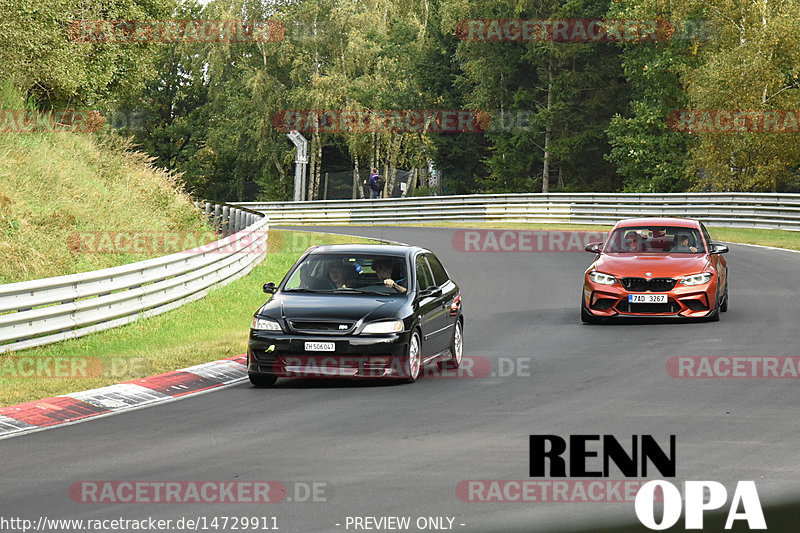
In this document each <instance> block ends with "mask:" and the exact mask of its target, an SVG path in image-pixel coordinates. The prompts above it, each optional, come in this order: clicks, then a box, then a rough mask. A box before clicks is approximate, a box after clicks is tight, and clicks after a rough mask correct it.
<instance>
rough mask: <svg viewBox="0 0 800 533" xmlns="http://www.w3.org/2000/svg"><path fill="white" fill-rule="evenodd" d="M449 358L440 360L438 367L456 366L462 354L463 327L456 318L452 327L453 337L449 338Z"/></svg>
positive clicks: (458, 364) (459, 363) (459, 364)
mask: <svg viewBox="0 0 800 533" xmlns="http://www.w3.org/2000/svg"><path fill="white" fill-rule="evenodd" d="M450 354H451V355H450V359H448V360H447V361H441V362H440V363H439V368H453V369H455V368H458V367H460V366H461V359H462V357H463V355H464V328H463V326H462V325H461V321H460V320H456V325H455V327H454V328H453V338H452V339H451V340H450Z"/></svg>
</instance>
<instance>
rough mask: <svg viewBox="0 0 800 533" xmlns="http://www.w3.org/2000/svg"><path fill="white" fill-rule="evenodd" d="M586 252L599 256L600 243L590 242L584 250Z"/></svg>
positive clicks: (601, 245) (601, 248) (601, 244)
mask: <svg viewBox="0 0 800 533" xmlns="http://www.w3.org/2000/svg"><path fill="white" fill-rule="evenodd" d="M584 250H586V251H587V252H592V253H593V254H599V253H600V252H601V251H602V250H603V243H602V242H590V243H589V244H587V245H586V248H584Z"/></svg>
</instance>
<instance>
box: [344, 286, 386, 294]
mask: <svg viewBox="0 0 800 533" xmlns="http://www.w3.org/2000/svg"><path fill="white" fill-rule="evenodd" d="M331 292H349V293H353V294H374V295H376V296H387V293H385V292H378V291H367V290H364V289H354V288H352V287H341V288H339V289H336V290H334V291H331Z"/></svg>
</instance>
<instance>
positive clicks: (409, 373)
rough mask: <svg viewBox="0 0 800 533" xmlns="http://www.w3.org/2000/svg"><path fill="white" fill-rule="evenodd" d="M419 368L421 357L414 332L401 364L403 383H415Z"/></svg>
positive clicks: (417, 334) (417, 339)
mask: <svg viewBox="0 0 800 533" xmlns="http://www.w3.org/2000/svg"><path fill="white" fill-rule="evenodd" d="M421 366H422V355H421V354H420V342H419V333H418V332H416V331H415V332H414V333H412V334H411V340H410V341H409V342H408V348H407V349H406V358H405V362H404V364H403V375H404V376H405V381H407V382H408V383H414V382H415V381H417V378H418V377H419V371H420V367H421Z"/></svg>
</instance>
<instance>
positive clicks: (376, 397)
mask: <svg viewBox="0 0 800 533" xmlns="http://www.w3.org/2000/svg"><path fill="white" fill-rule="evenodd" d="M305 229H308V228H305ZM319 229H320V230H323V229H324V228H319ZM330 231H332V232H336V233H350V234H357V235H363V236H370V237H377V236H380V235H381V234H382V236H383V237H384V238H385V239H392V240H396V241H400V242H405V243H413V244H419V245H422V246H425V247H428V248H430V249H431V250H433V251H434V252H436V253H437V255H438V256H439V257H440V258H441V259H442V261H443V263H444V265H445V267H446V268H447V269H448V271H449V273H450V275H451V276H452V277H453V278H454V279H455V280H456V281H457V283H459V285H460V286H461V290H462V295H463V297H464V313H465V318H466V324H465V351H464V355H465V356H466V357H469V356H472V357H485V358H487V359H488V360H490V361H491V362H492V371H493V372H494V374H495V375H488V376H486V377H482V378H470V379H468V378H463V379H458V378H450V379H438V378H432V377H430V378H421V379H420V380H419V381H418V382H417V383H415V384H413V385H393V384H389V385H387V384H383V383H374V382H372V383H364V382H357V383H353V382H349V381H338V380H337V381H320V380H312V379H308V380H281V381H279V382H278V385H277V386H276V388H274V389H267V390H257V389H254V388H252V387H251V386H250V384H249V383H241V384H238V385H235V386H233V387H230V388H225V389H222V390H218V391H216V392H212V393H209V394H204V395H200V396H197V397H192V398H187V399H185V400H181V401H177V402H172V403H169V404H164V405H160V406H155V407H151V408H147V409H142V410H138V411H134V412H130V413H125V414H121V415H118V416H112V417H108V418H102V419H98V420H92V421H88V422H85V423H81V424H76V425H71V426H66V427H60V428H55V429H52V430H47V431H42V432H38V433H33V434H29V435H24V436H21V437H17V438H12V439H7V440H3V441H0V457H2V459H3V461H2V462H3V466H2V472H3V477H2V479H3V483H2V484H0V506H1V507H2V515H4V516H9V515H12V516H20V517H26V518H30V519H34V520H36V519H38V517H40V516H43V515H44V516H47V517H49V518H64V519H66V518H84V519H86V518H99V519H110V518H119V517H124V518H134V519H141V518H146V517H148V516H152V517H156V518H164V519H173V520H174V519H177V518H180V517H198V516H206V517H209V518H210V517H214V516H217V517H223V516H247V517H254V516H267V517H271V516H275V517H277V524H278V526H279V528H280V531H283V532H308V533H311V532H329V531H348V530H349V531H353V530H354V529H353V527H352V526H351V527H350V529H346V528H345V524H346V519H347V517H348V516H351V517H353V516H376V517H377V516H410V517H412V521H413V520H416V518H417V517H420V516H425V517H427V516H431V517H439V516H447V517H454V518H455V521H454V522H453V529H454V530H456V531H465V532H486V531H503V530H504V529H506V528H509V527H525V528H527V530H529V531H555V530H558V529H560V528H561V526H566V525H576V526H580V525H587V524H598V523H604V522H605V521H609V522H613V521H623V522H632V521H633V522H635V521H636V517H635V514H634V510H633V504H632V503H582V502H581V503H519V502H512V503H485V502H464V501H460V500H459V499H458V498H457V496H456V486H457V485H458V483H459V482H460V481H462V480H471V479H472V480H476V479H516V480H525V479H530V478H529V477H528V467H529V464H528V437H529V435H530V434H556V435H561V436H564V437H567V436H568V435H571V434H613V435H615V436H616V437H618V438H620V440H622V441H623V442H624V440H625V439H628V440H629V439H630V436H631V435H641V434H652V435H654V436H655V437H656V438H657V439H658V441H659V442H660V443H665V442H667V438H668V436H669V435H675V436H676V441H677V477H676V478H675V482H676V484H679V483H680V482H682V481H683V480H716V481H720V482H722V483H724V484H725V485H726V486H727V487H728V490H729V491H732V489H733V487H735V485H736V481H737V480H755V482H756V484H757V487H758V491H759V496H760V497H761V501H762V503H763V504H765V505H766V504H768V503H771V502H783V501H787V500H788V499H789V498H797V497H798V495H800V448H798V444H797V439H798V435H800V416H798V414H799V413H800V409H799V408H798V403H799V402H798V397H799V396H800V393H798V382H797V380H796V379H791V378H789V379H676V378H673V377H670V375H669V374H668V373H667V371H666V368H665V365H666V362H667V360H668V359H669V358H670V357H671V356H678V355H690V356H704V355H708V356H719V355H726V356H730V355H735V356H797V355H800V353H799V350H798V348H797V339H798V325H799V323H800V320H798V313H797V308H798V300H800V284H798V281H797V280H798V271H800V269H799V268H798V267H799V266H800V254H796V253H791V252H787V251H780V250H769V249H762V248H755V247H749V246H741V245H731V246H730V249H731V251H730V253H729V254H728V255H727V256H726V257H727V259H728V262H729V266H730V269H731V270H730V272H731V273H730V276H731V277H730V285H729V287H730V310H729V311H728V312H727V313H724V314H723V315H722V318H721V321H720V322H718V323H683V322H652V321H647V322H638V323H613V324H603V325H582V324H581V323H580V321H579V309H578V303H579V300H578V298H579V293H580V290H581V276H582V273H583V271H584V270H585V268H586V266H588V264H589V263H590V262H591V259H592V256H591V255H590V254H588V253H585V252H582V253H574V252H565V253H525V252H519V253H513V252H511V253H465V252H458V251H456V250H454V248H453V245H452V235H453V233H454V232H455V231H457V230H455V229H434V228H385V229H380V228H366V227H364V228H355V227H353V228H341V227H339V228H331V229H330ZM712 237H713V230H712ZM266 281H274V282H276V283H277V282H278V281H280V280H277V279H275V280H261V279H252V283H253V286H254V287H260V286H261V284H263V283H264V282H266ZM253 311H255V309H254V310H253ZM200 326H201V325H198V327H200ZM247 326H248V325H247V324H242V328H247ZM242 351H244V348H243V350H242ZM213 356H214V354H209V357H210V358H213ZM501 360H502V361H503V362H504V363H502V364H503V365H504V366H503V368H501V363H500V361H501ZM509 369H510V373H511V375H499V374H500V373H504V372H500V370H504V371H505V370H509ZM618 477H619V476H618ZM81 480H128V481H136V480H139V481H153V480H159V481H165V480H169V481H174V480H221V481H230V480H238V481H241V480H275V481H280V482H282V483H283V484H284V485H286V486H287V487H289V489H290V493H289V496H290V497H293V496H294V494H293V492H294V490H295V488H294V487H295V483H305V484H311V483H324V484H325V485H324V490H325V495H324V498H322V497H320V498H319V499H320V500H321V499H325V500H326V501H317V502H305V503H297V502H295V501H292V502H283V503H277V504H266V505H258V504H216V505H207V504H193V503H183V504H135V503H117V504H85V503H75V502H73V501H72V500H71V499H70V496H69V493H68V490H69V487H70V485H71V484H72V483H74V482H76V481H81ZM300 486H301V487H303V486H304V485H300ZM298 490H299V489H298ZM767 520H768V522H769V516H767ZM336 524H340V525H339V526H338V527H337V525H336ZM445 524H447V521H445ZM461 524H465V525H464V526H461ZM229 529H230V528H229ZM416 530H417V529H412V531H416ZM770 530H772V528H770Z"/></svg>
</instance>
